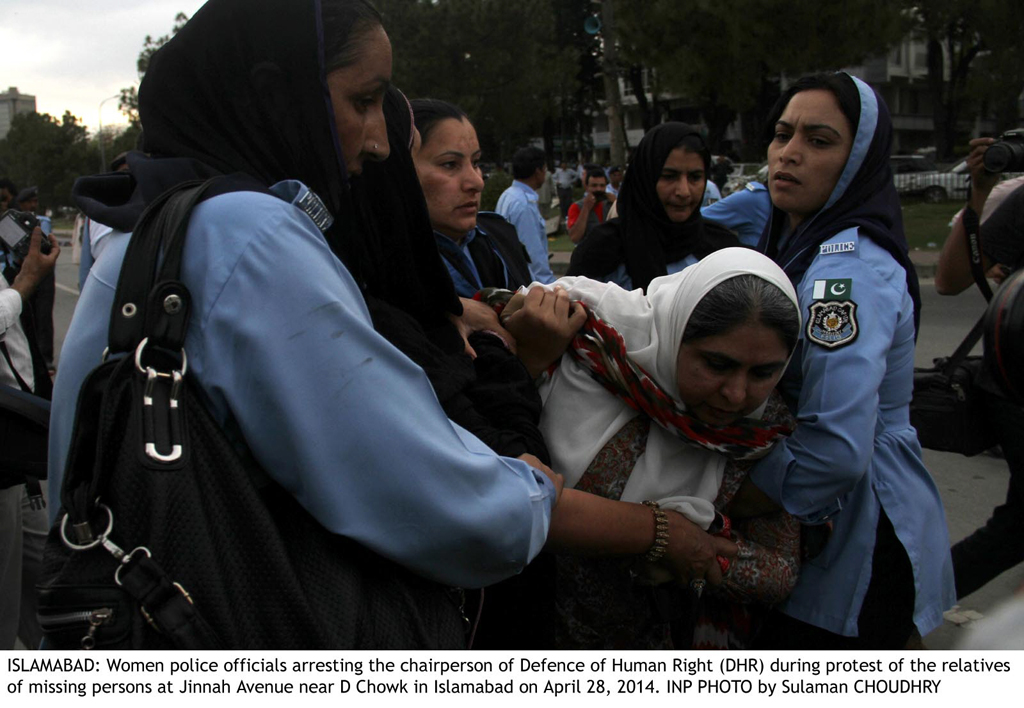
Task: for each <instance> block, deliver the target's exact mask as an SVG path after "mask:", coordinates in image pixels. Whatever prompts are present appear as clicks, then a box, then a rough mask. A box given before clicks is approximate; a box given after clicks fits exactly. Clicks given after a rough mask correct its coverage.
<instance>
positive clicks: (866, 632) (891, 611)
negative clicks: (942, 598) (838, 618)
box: [755, 509, 915, 650]
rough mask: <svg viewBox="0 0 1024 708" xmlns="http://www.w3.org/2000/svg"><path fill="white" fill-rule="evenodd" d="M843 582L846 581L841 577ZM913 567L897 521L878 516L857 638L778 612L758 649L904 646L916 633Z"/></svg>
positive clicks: (770, 619) (772, 615)
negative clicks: (899, 534) (894, 524)
mask: <svg viewBox="0 0 1024 708" xmlns="http://www.w3.org/2000/svg"><path fill="white" fill-rule="evenodd" d="M837 580H839V582H843V579H837ZM914 600H915V593H914V570H913V568H911V566H910V558H909V556H907V552H906V550H905V549H904V548H903V544H902V543H900V540H899V539H898V538H897V537H896V531H895V530H894V529H893V527H892V522H891V521H889V517H888V516H886V514H885V510H884V509H882V510H881V513H880V515H879V518H878V529H877V532H876V537H875V550H874V553H873V554H872V558H871V582H870V583H869V584H868V591H867V593H866V594H865V595H864V604H863V605H861V609H860V615H859V616H858V618H857V631H858V635H859V636H856V637H844V636H842V635H840V634H834V633H832V632H829V631H828V630H825V629H822V628H821V627H816V626H814V625H811V624H807V623H806V622H801V621H800V620H797V619H793V618H792V617H790V616H789V615H785V614H783V613H781V612H779V611H778V610H773V611H772V612H771V613H770V614H769V615H768V617H767V619H766V620H765V623H764V625H763V627H762V629H761V633H760V634H759V635H758V638H757V641H756V642H755V648H756V649H840V650H859V649H902V648H904V646H906V644H907V640H908V639H910V636H911V634H913V632H914V630H915V627H914Z"/></svg>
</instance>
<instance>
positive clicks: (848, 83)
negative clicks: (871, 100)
mask: <svg viewBox="0 0 1024 708" xmlns="http://www.w3.org/2000/svg"><path fill="white" fill-rule="evenodd" d="M815 89H824V90H826V91H830V92H831V93H832V95H834V96H835V97H836V100H837V101H838V102H839V110H841V111H842V112H843V115H844V116H846V119H847V120H848V121H850V125H851V126H852V127H853V131H854V132H857V124H858V123H860V92H859V91H858V90H857V85H856V84H855V83H854V82H853V79H851V78H850V77H849V75H847V74H844V73H829V74H810V75H809V76H802V77H800V78H799V79H797V80H796V82H794V83H793V85H792V86H790V87H789V88H788V89H786V90H785V91H783V92H782V95H781V96H779V100H778V101H776V102H775V105H774V106H772V109H771V110H770V111H769V112H768V120H767V121H765V126H764V128H765V141H766V143H770V142H771V141H772V138H773V137H774V136H775V124H776V123H778V122H779V118H781V117H782V113H783V112H784V111H785V110H786V106H788V105H789V101H790V100H791V99H792V98H793V96H795V95H797V94H798V93H800V92H801V91H812V90H815Z"/></svg>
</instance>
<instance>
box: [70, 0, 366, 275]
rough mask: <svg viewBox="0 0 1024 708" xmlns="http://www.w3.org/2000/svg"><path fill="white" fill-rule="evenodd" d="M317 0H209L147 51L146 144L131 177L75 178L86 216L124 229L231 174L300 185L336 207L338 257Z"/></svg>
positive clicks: (340, 187)
mask: <svg viewBox="0 0 1024 708" xmlns="http://www.w3.org/2000/svg"><path fill="white" fill-rule="evenodd" d="M323 44H324V43H323V29H322V26H321V20H320V2H319V0H302V1H300V2H296V1H293V0H210V1H209V2H207V3H206V4H205V5H203V7H201V8H200V9H199V10H198V11H197V12H196V14H195V15H194V16H193V17H192V19H191V20H189V22H188V23H187V24H186V25H185V26H184V27H182V29H181V30H180V31H179V32H178V33H177V34H176V35H175V36H174V37H173V38H172V39H171V41H169V42H168V43H167V44H165V45H164V46H163V47H162V48H161V49H160V50H159V51H158V52H156V54H154V55H153V58H152V59H151V61H150V64H149V68H148V69H147V71H146V76H145V78H144V79H143V82H142V85H141V87H140V88H139V116H140V118H141V120H142V124H143V126H144V128H145V138H144V141H145V142H144V149H145V152H146V153H148V155H149V156H148V157H147V156H146V155H143V154H141V153H131V154H129V157H128V164H129V166H130V171H131V175H130V176H126V175H101V176H97V177H94V178H87V179H86V180H84V181H82V183H80V184H77V185H76V188H75V197H76V201H78V203H79V205H80V206H82V208H83V210H84V211H85V212H86V214H87V215H89V216H90V217H93V218H96V219H97V220H98V221H101V222H102V223H106V224H109V225H111V226H115V227H117V228H119V229H121V230H126V231H130V230H131V228H132V227H133V226H134V223H135V221H136V220H137V218H138V215H139V214H140V213H141V211H142V209H143V208H144V207H145V205H146V204H147V203H149V202H150V201H152V200H153V199H154V198H155V197H156V196H158V195H159V194H160V193H162V192H163V191H164V190H166V189H167V188H169V187H171V186H174V185H175V184H178V183H180V182H184V181H187V180H190V179H204V178H208V177H212V176H215V175H218V174H224V175H231V174H237V175H239V177H238V178H237V179H234V180H231V181H229V182H228V184H229V185H230V186H229V187H228V188H229V189H239V188H243V187H241V186H240V185H243V184H244V185H247V187H246V188H250V189H257V190H258V189H266V188H267V187H269V186H270V185H273V184H275V183H276V182H279V181H281V180H285V179H296V180H300V181H302V182H303V183H305V184H306V185H307V186H308V187H309V188H310V189H312V190H313V191H314V192H315V193H316V194H317V195H318V196H319V197H320V198H321V199H322V200H323V202H324V204H325V205H326V206H327V208H328V210H329V211H330V212H331V214H332V215H333V216H334V217H335V223H334V226H332V228H331V229H330V230H329V231H328V232H327V234H326V236H327V239H328V242H329V243H330V244H331V246H332V248H333V249H334V250H335V252H336V253H338V254H339V256H341V257H343V259H344V256H345V251H344V249H343V248H342V245H343V244H345V243H347V241H348V239H347V238H346V237H345V236H344V235H343V234H345V233H347V232H348V230H349V229H350V228H351V206H350V205H351V199H350V195H349V190H348V188H347V183H348V180H347V175H346V172H345V166H344V160H343V159H342V157H341V150H340V147H339V145H338V138H337V134H336V132H335V127H334V115H333V108H332V106H331V101H330V92H329V91H328V88H327V83H326V72H325V61H324V56H323Z"/></svg>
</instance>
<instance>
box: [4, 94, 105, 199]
mask: <svg viewBox="0 0 1024 708" xmlns="http://www.w3.org/2000/svg"><path fill="white" fill-rule="evenodd" d="M97 158H98V155H97V153H96V151H95V150H93V149H92V148H91V147H90V145H89V134H88V131H87V130H86V129H85V126H83V125H81V123H79V122H78V119H77V118H76V117H75V116H73V115H71V113H70V112H68V111H66V112H65V113H64V116H63V118H62V119H61V120H60V121H58V120H57V119H56V118H54V117H53V116H51V115H50V114H48V113H22V114H19V115H16V116H15V117H14V118H13V119H12V120H11V129H10V131H9V132H8V133H7V137H6V138H4V139H3V140H0V163H3V164H4V165H5V166H6V169H7V174H8V176H9V177H10V179H12V180H13V181H14V182H15V184H17V185H18V186H21V187H25V186H29V185H36V186H38V187H39V203H40V205H41V206H42V207H43V208H55V207H60V206H70V205H71V204H72V201H71V187H72V186H73V185H74V183H75V180H76V179H77V178H78V177H79V175H83V174H91V173H92V172H93V171H94V169H95V165H96V160H97Z"/></svg>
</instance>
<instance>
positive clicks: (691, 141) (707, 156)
mask: <svg viewBox="0 0 1024 708" xmlns="http://www.w3.org/2000/svg"><path fill="white" fill-rule="evenodd" d="M676 147H677V148H683V150H685V151H686V152H692V153H694V154H696V155H700V159H701V160H703V162H704V172H705V175H704V177H705V179H708V180H710V179H711V178H710V175H708V174H707V173H708V172H710V171H711V151H710V150H709V149H708V146H707V144H706V143H705V142H704V140H703V138H701V137H700V136H699V135H695V134H690V135H687V136H686V137H685V138H683V139H682V141H680V143H679V144H678V145H676ZM661 168H662V165H658V171H659V172H660V171H661Z"/></svg>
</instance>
